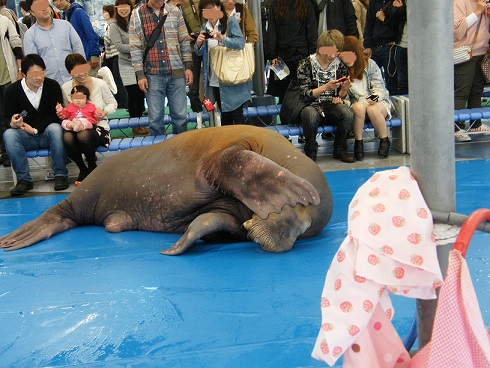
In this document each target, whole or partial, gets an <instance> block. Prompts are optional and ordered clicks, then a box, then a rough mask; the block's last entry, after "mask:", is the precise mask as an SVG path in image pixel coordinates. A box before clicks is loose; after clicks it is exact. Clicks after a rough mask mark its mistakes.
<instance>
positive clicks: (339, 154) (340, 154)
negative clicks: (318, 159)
mask: <svg viewBox="0 0 490 368" xmlns="http://www.w3.org/2000/svg"><path fill="white" fill-rule="evenodd" d="M333 158H334V159H336V160H340V161H342V162H346V163H348V164H351V163H353V162H354V161H355V160H354V158H353V157H352V156H349V155H348V154H347V151H346V150H345V149H342V148H335V147H334V149H333Z"/></svg>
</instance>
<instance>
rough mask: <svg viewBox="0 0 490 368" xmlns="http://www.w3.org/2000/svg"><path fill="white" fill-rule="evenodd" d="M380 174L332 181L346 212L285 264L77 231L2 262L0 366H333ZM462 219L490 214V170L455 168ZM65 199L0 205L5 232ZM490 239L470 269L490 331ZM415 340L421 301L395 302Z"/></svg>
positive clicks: (257, 252) (251, 250) (161, 239)
mask: <svg viewBox="0 0 490 368" xmlns="http://www.w3.org/2000/svg"><path fill="white" fill-rule="evenodd" d="M373 173H374V170H351V171H340V172H329V173H326V176H327V179H328V181H329V184H330V185H331V188H332V192H333V198H334V201H335V209H334V214H333V217H332V220H331V222H330V223H329V225H328V226H327V227H326V228H325V229H324V230H323V231H322V232H321V233H320V234H319V235H318V236H316V237H315V238H312V239H308V240H304V241H298V242H297V243H296V245H295V246H294V248H293V250H292V251H290V252H288V253H283V254H270V253H266V252H263V251H262V250H261V249H260V248H259V246H258V245H257V244H255V243H252V242H244V243H226V244H224V243H223V244H206V243H199V245H197V246H194V247H193V248H192V249H191V250H190V251H188V252H187V253H186V254H184V255H182V256H178V257H166V256H163V255H160V254H159V251H160V250H161V249H163V248H167V247H169V246H170V245H172V244H173V243H174V242H175V241H176V240H177V239H178V238H179V235H169V234H159V233H143V232H126V233H120V234H109V233H106V232H105V231H104V229H103V228H101V227H83V228H77V229H73V230H70V231H67V232H65V233H62V234H60V235H57V236H55V237H54V238H52V239H50V240H48V241H45V242H43V243H42V244H37V245H35V246H32V247H29V248H26V249H22V250H19V251H14V252H0V266H1V269H0V326H1V327H0V329H1V333H0V366H1V367H34V366H36V367H37V366H57V367H60V366H68V365H70V366H71V365H75V366H76V365H79V366H82V365H83V366H90V367H122V366H131V367H213V368H216V367H247V368H249V367H323V366H325V364H323V363H320V362H317V361H316V360H314V359H313V358H311V356H310V354H311V350H312V348H313V344H314V342H315V339H316V336H317V333H318V329H319V326H320V322H321V314H320V295H321V292H322V288H323V283H324V279H325V275H326V271H327V268H328V266H329V264H330V261H331V259H332V257H333V256H334V254H335V252H336V250H337V248H338V247H339V245H340V244H341V242H342V240H343V239H344V237H345V231H346V227H347V223H346V217H347V206H348V203H349V202H350V200H351V198H352V196H353V195H354V193H355V191H356V190H357V188H358V187H359V186H361V185H362V184H363V183H364V182H365V181H366V180H367V179H368V178H369V177H370V176H371V175H372V174H373ZM456 173H457V178H456V179H457V210H458V212H459V213H464V214H469V213H470V212H472V211H473V210H475V209H477V208H481V207H487V208H490V160H477V161H464V162H458V163H457V165H456ZM62 198H64V195H53V196H48V197H33V198H24V199H7V200H2V201H0V215H1V216H2V219H3V221H2V222H1V224H0V234H5V233H7V232H9V231H12V230H14V229H15V228H17V227H18V226H19V225H21V224H22V223H24V222H26V221H28V220H31V219H33V218H35V217H37V216H38V215H39V214H40V213H41V212H43V211H44V210H46V209H47V208H49V207H50V206H52V205H54V204H56V203H58V202H59V201H60V200H61V199H62ZM489 243H490V235H489V234H482V233H477V234H475V236H474V237H473V241H472V243H471V246H470V249H469V252H468V255H467V260H468V264H469V267H470V271H471V272H472V276H473V279H474V283H475V287H476V289H477V295H478V296H479V298H480V306H481V309H482V313H483V318H484V320H485V323H486V325H487V326H488V325H489V324H490V311H489V310H488V307H487V306H488V305H489V299H488V298H489V295H488V290H489V288H490V280H489V269H490V266H489V262H488V255H489V245H490V244H489ZM393 299H394V305H395V317H394V324H395V327H396V328H397V330H398V331H399V333H400V334H401V335H402V336H404V335H405V334H406V332H407V331H408V328H409V325H410V323H411V320H412V316H413V313H414V310H415V309H414V305H415V302H414V301H413V300H411V299H406V298H402V297H395V298H393Z"/></svg>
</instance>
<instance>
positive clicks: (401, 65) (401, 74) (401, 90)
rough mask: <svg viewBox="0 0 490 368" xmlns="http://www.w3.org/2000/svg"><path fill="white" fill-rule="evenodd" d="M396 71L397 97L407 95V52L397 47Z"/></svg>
mask: <svg viewBox="0 0 490 368" xmlns="http://www.w3.org/2000/svg"><path fill="white" fill-rule="evenodd" d="M395 61H396V69H397V73H398V91H397V93H396V94H397V95H408V50H407V48H405V47H400V46H398V47H397V49H396V57H395Z"/></svg>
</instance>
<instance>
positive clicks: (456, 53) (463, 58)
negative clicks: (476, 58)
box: [453, 15, 483, 65]
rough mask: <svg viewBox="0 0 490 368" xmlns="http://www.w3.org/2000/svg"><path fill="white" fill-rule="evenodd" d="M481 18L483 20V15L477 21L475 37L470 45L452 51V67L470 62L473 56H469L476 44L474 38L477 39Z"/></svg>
mask: <svg viewBox="0 0 490 368" xmlns="http://www.w3.org/2000/svg"><path fill="white" fill-rule="evenodd" d="M482 18H483V15H482V16H481V17H480V20H479V21H478V26H477V27H476V33H475V37H473V42H472V43H471V46H460V47H457V48H455V49H453V59H454V65H458V64H462V63H465V62H467V61H468V60H470V59H471V57H472V56H473V55H472V54H471V52H472V49H473V45H474V44H475V42H476V38H477V37H478V31H479V30H480V24H481V20H482Z"/></svg>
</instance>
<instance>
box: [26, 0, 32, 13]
mask: <svg viewBox="0 0 490 368" xmlns="http://www.w3.org/2000/svg"><path fill="white" fill-rule="evenodd" d="M31 6H32V0H26V7H27V11H31Z"/></svg>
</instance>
